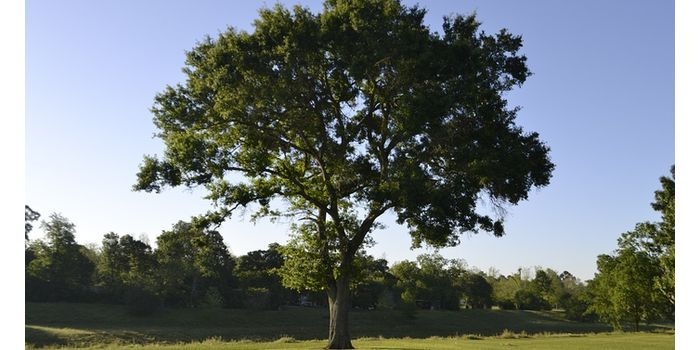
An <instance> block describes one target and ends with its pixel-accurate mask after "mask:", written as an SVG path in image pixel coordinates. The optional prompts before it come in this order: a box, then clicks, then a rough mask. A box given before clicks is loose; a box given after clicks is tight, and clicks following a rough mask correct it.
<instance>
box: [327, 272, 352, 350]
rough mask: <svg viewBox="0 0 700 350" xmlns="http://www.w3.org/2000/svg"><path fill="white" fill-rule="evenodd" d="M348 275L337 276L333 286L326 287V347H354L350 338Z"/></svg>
mask: <svg viewBox="0 0 700 350" xmlns="http://www.w3.org/2000/svg"><path fill="white" fill-rule="evenodd" d="M348 282H349V281H348V276H339V277H338V279H337V283H336V285H335V288H329V289H328V311H329V313H330V320H329V324H328V345H327V346H326V349H354V348H353V347H352V343H351V339H350V322H349V316H350V306H351V305H350V285H349V283H348Z"/></svg>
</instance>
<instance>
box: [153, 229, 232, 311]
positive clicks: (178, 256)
mask: <svg viewBox="0 0 700 350" xmlns="http://www.w3.org/2000/svg"><path fill="white" fill-rule="evenodd" d="M156 244H157V246H158V247H157V248H156V250H155V256H156V260H157V262H158V265H159V272H158V275H159V277H160V279H161V282H160V283H161V290H162V292H163V293H164V297H165V301H166V303H168V304H170V305H179V306H184V305H186V306H198V305H200V304H201V303H202V302H203V301H204V300H205V296H206V293H207V292H208V291H209V289H210V288H213V289H212V292H213V293H215V294H216V293H218V296H210V297H218V299H221V302H222V303H224V302H226V300H224V299H226V298H228V297H230V296H232V295H233V294H232V291H231V289H232V287H233V275H232V272H233V261H232V259H231V256H230V254H229V252H228V248H227V247H226V245H225V244H224V241H223V238H222V237H221V235H220V234H219V233H218V232H217V231H213V230H204V229H202V228H200V227H198V226H197V225H194V224H192V223H188V222H183V221H180V222H178V223H176V224H175V225H173V228H172V230H171V231H165V232H163V233H162V234H161V235H160V236H158V238H157V243H156Z"/></svg>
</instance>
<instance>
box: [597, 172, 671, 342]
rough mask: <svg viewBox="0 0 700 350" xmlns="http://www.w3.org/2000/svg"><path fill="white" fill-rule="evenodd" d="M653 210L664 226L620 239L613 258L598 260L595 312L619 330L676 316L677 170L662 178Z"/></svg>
mask: <svg viewBox="0 0 700 350" xmlns="http://www.w3.org/2000/svg"><path fill="white" fill-rule="evenodd" d="M660 181H661V187H662V188H661V189H660V190H658V191H656V192H655V201H654V202H653V203H652V204H651V206H652V208H654V210H656V211H659V212H660V213H661V219H662V221H661V222H656V223H652V222H643V223H639V224H637V225H636V227H635V228H634V230H632V231H630V232H626V233H624V234H623V235H622V236H621V237H620V239H619V240H618V249H617V251H616V252H615V254H614V255H600V256H599V257H598V272H597V273H596V276H595V278H594V279H593V281H591V284H590V294H591V306H590V311H592V312H595V313H597V314H598V315H600V317H601V318H602V319H604V320H606V321H607V322H609V323H610V324H612V325H613V326H614V327H615V328H620V326H621V322H623V321H630V322H634V323H635V324H636V325H637V327H638V326H639V323H640V322H650V321H654V320H658V319H666V320H673V319H674V315H675V236H676V233H675V167H672V168H671V177H666V176H663V177H661V179H660Z"/></svg>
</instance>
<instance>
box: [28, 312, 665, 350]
mask: <svg viewBox="0 0 700 350" xmlns="http://www.w3.org/2000/svg"><path fill="white" fill-rule="evenodd" d="M25 310H26V316H25V330H26V332H25V342H26V344H27V345H28V346H29V347H61V346H68V347H91V346H94V347H100V348H106V349H111V348H115V349H116V348H119V349H123V348H127V347H126V346H137V345H138V346H139V347H138V348H139V349H150V348H153V349H175V348H186V349H223V348H227V349H293V348H294V349H314V348H315V349H318V348H321V347H323V345H324V341H322V340H317V339H325V338H326V336H327V333H326V332H327V327H328V315H327V310H325V309H322V308H318V309H316V308H289V309H286V310H281V311H252V310H227V309H165V310H161V311H159V312H157V313H156V314H155V315H152V316H149V317H134V316H129V315H128V314H127V313H126V310H125V309H124V308H123V307H121V306H117V305H99V304H70V303H51V304H48V303H27V304H26V309H25ZM350 318H351V334H352V335H353V337H354V338H356V340H355V341H354V342H353V343H354V344H355V346H356V347H360V348H367V349H460V348H463V347H464V346H466V344H469V348H470V349H471V348H474V349H500V348H503V347H502V346H503V344H506V343H509V342H510V343H513V345H514V346H516V345H517V347H518V348H519V349H520V348H521V349H534V348H542V347H540V346H551V347H550V348H552V349H554V348H561V349H567V347H566V346H568V345H567V344H574V343H576V344H578V345H575V346H574V345H572V346H573V347H569V348H571V349H580V348H586V349H587V348H591V349H593V348H597V349H606V348H611V346H612V347H613V348H615V349H626V348H627V347H624V346H627V345H626V344H636V345H634V346H633V347H629V348H630V349H632V348H634V349H643V348H644V346H646V345H645V344H651V345H654V346H656V345H659V344H660V345H659V346H660V347H647V348H649V349H652V348H653V349H656V348H669V349H670V348H673V336H669V335H668V334H654V333H642V334H627V333H625V334H611V335H593V334H592V333H606V332H610V331H611V329H610V328H609V327H608V326H607V325H603V324H598V323H579V322H570V321H566V320H564V319H563V318H561V316H560V314H558V313H555V312H533V311H500V310H468V311H420V312H419V313H418V315H417V318H416V319H415V320H408V319H406V318H405V317H404V316H403V315H402V314H401V313H400V312H398V311H396V312H395V311H353V312H351V315H350ZM653 328H655V327H649V328H647V330H651V329H653ZM504 329H507V330H509V331H508V332H504ZM546 333H552V334H562V333H564V334H567V333H576V334H588V335H586V336H583V337H571V336H564V337H562V336H558V335H557V336H546V337H545V336H541V335H540V336H531V337H527V338H522V337H520V335H521V334H546ZM496 335H498V337H493V336H496ZM409 337H410V340H403V339H404V338H409ZM436 337H439V338H436ZM388 338H391V339H388ZM647 338H648V339H647ZM637 340H639V342H636V341H637ZM202 342H204V343H202ZM541 342H544V343H546V344H549V345H546V344H544V343H541ZM600 342H603V343H600ZM599 343H600V344H599ZM557 344H558V345H557ZM596 344H598V345H596ZM664 344H666V345H669V344H670V345H669V346H670V347H664V346H665V345H664ZM144 345H145V346H144ZM477 345H478V346H485V347H473V346H477ZM140 346H144V347H140ZM499 346H500V347H499ZM533 346H534V347H533ZM620 346H622V347H620ZM544 348H546V347H544Z"/></svg>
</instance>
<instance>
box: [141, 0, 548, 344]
mask: <svg viewBox="0 0 700 350" xmlns="http://www.w3.org/2000/svg"><path fill="white" fill-rule="evenodd" d="M424 15H425V10H423V9H420V8H417V7H412V8H408V7H406V6H403V5H402V4H401V3H400V2H399V1H396V0H371V1H359V0H356V1H352V0H328V1H326V3H325V4H324V7H323V11H322V12H321V13H318V14H315V13H312V12H310V11H309V10H308V9H305V8H302V7H298V6H297V7H294V8H293V9H286V8H283V7H282V6H279V5H278V6H275V7H273V8H271V9H263V10H261V11H260V17H259V18H258V19H257V20H256V21H255V23H254V29H253V31H252V32H250V33H248V32H245V31H239V30H236V29H234V28H230V29H228V30H227V31H225V32H223V33H221V34H220V35H219V36H218V37H216V38H209V37H207V38H206V39H204V40H203V41H202V42H200V43H198V44H197V45H196V46H195V47H194V48H193V49H192V50H191V51H189V52H188V53H187V59H186V68H185V69H184V71H185V73H186V75H187V81H186V82H185V83H183V84H178V85H176V86H168V87H166V89H165V90H164V91H163V92H161V93H160V94H158V95H157V96H156V99H155V105H154V107H153V110H152V111H153V114H154V116H155V117H154V122H155V124H156V126H157V128H158V129H159V131H160V132H159V134H158V137H160V138H161V139H162V140H163V142H164V143H165V146H166V150H165V152H164V154H163V155H162V156H161V157H157V156H147V157H145V159H144V161H143V163H142V165H141V169H140V171H139V173H138V183H137V184H136V185H135V189H137V190H144V191H156V192H157V191H160V190H161V189H162V188H163V187H167V186H180V185H184V186H189V187H194V186H204V187H205V188H206V189H207V190H208V196H207V198H209V199H210V200H211V201H212V202H213V203H214V204H215V206H216V208H215V209H214V210H212V211H211V212H209V213H207V214H206V215H203V217H202V220H201V221H200V223H204V224H218V223H220V222H222V221H223V220H225V219H226V218H227V217H229V216H230V215H231V214H232V212H233V210H235V209H236V208H238V207H241V206H249V205H253V204H254V205H256V208H258V209H259V211H258V212H257V214H258V215H260V216H280V215H283V216H291V217H295V218H298V219H300V220H302V221H303V223H302V224H301V225H300V226H299V227H301V228H302V231H304V232H303V235H304V236H305V237H306V239H304V240H303V242H304V244H306V248H305V251H307V252H308V253H309V254H310V255H311V256H314V257H317V259H318V261H319V262H320V264H316V266H320V271H314V272H316V273H317V274H316V275H318V276H321V278H322V284H323V286H324V288H325V290H326V292H327V294H328V301H329V308H330V316H331V317H330V325H329V344H328V347H329V348H350V347H351V346H352V345H351V341H350V334H349V332H348V329H349V328H348V312H349V310H350V290H349V286H350V282H351V276H353V273H354V272H353V267H354V266H355V265H354V264H353V259H354V257H355V256H356V254H357V253H358V251H360V250H361V248H362V247H363V244H365V242H366V241H367V240H368V234H370V232H372V231H373V230H374V229H376V228H377V227H378V224H379V223H378V221H377V220H378V219H379V217H380V216H382V214H384V213H386V212H387V211H393V212H394V213H395V214H396V217H397V219H398V223H400V224H404V225H406V226H407V227H408V229H409V232H410V234H411V236H412V238H413V242H414V244H415V245H420V244H423V243H425V244H430V245H433V246H438V247H439V246H448V245H454V244H457V243H458V242H459V235H460V234H461V233H464V232H468V231H472V232H478V231H480V230H481V231H486V232H491V233H493V234H494V235H496V236H500V235H502V234H504V227H503V222H502V217H500V216H498V214H497V215H496V216H495V217H493V215H492V214H489V213H481V212H480V211H478V210H477V202H478V201H479V199H484V200H486V201H487V202H490V203H493V204H495V205H496V206H498V207H500V206H501V205H502V204H504V203H512V204H515V203H518V202H519V201H521V200H524V199H526V198H527V196H528V192H529V191H530V190H531V189H532V188H533V187H542V186H545V185H547V184H548V183H549V180H550V177H551V173H552V170H553V168H554V166H553V164H552V163H551V161H550V159H549V156H548V152H549V149H548V147H547V146H546V145H545V144H544V143H543V142H542V141H541V140H540V139H539V137H538V134H537V133H534V132H525V131H523V130H522V128H521V127H519V126H517V125H516V124H515V118H516V113H517V108H511V107H509V106H508V104H507V101H506V100H505V98H504V93H505V92H507V91H509V90H511V89H512V88H513V87H516V86H520V85H521V84H522V83H524V82H525V80H526V78H527V77H528V76H529V75H530V72H529V70H528V68H527V66H526V58H525V57H524V56H522V55H520V54H519V53H518V51H519V49H520V47H521V45H522V40H521V38H520V37H519V36H516V35H512V34H510V33H508V32H507V31H506V30H501V31H500V32H498V33H496V34H494V35H487V34H485V33H484V32H483V31H480V30H479V23H478V22H477V20H476V18H475V16H473V15H472V16H453V17H449V18H445V20H444V24H443V32H444V33H442V34H438V33H436V32H431V31H430V29H429V28H428V27H426V26H425V25H424V23H423V20H424ZM235 173H237V174H239V175H243V180H241V179H242V177H240V176H232V174H235ZM275 198H279V199H281V201H279V202H280V203H282V204H280V205H277V204H275V205H271V200H273V199H275ZM277 202H278V201H276V202H274V203H277ZM496 212H497V213H498V212H499V211H496Z"/></svg>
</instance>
